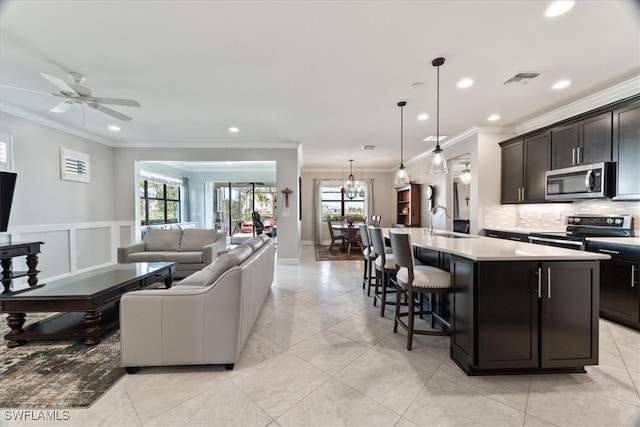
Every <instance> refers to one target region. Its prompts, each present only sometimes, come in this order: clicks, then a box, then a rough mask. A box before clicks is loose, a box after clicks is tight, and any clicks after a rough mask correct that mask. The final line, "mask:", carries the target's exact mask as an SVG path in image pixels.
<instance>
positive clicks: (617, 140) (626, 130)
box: [613, 101, 640, 200]
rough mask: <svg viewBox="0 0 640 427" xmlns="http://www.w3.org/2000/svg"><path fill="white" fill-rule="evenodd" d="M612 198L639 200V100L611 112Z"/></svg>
mask: <svg viewBox="0 0 640 427" xmlns="http://www.w3.org/2000/svg"><path fill="white" fill-rule="evenodd" d="M613 129H614V131H613V159H614V160H615V161H616V195H615V197H614V198H613V199H614V200H640V167H639V166H638V165H640V101H636V102H634V103H632V104H630V105H627V106H625V107H623V108H620V109H618V110H615V111H614V112H613Z"/></svg>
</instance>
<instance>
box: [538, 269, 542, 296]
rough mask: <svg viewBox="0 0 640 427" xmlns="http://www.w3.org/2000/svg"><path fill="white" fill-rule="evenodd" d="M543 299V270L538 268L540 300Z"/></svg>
mask: <svg viewBox="0 0 640 427" xmlns="http://www.w3.org/2000/svg"><path fill="white" fill-rule="evenodd" d="M540 298H542V268H541V267H538V299H540Z"/></svg>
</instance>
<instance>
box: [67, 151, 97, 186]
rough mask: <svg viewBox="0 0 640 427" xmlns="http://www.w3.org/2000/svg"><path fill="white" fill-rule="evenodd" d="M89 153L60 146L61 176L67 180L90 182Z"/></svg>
mask: <svg viewBox="0 0 640 427" xmlns="http://www.w3.org/2000/svg"><path fill="white" fill-rule="evenodd" d="M89 172H90V169H89V155H88V154H85V153H78V152H77V151H73V150H69V149H67V148H60V177H61V178H62V179H63V180H65V181H79V182H90V173H89Z"/></svg>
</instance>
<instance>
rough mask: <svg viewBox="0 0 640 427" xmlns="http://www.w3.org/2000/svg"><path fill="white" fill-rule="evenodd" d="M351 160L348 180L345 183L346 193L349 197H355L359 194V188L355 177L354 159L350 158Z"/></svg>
mask: <svg viewBox="0 0 640 427" xmlns="http://www.w3.org/2000/svg"><path fill="white" fill-rule="evenodd" d="M349 162H351V166H350V169H349V178H347V182H345V183H344V194H345V195H346V196H347V197H348V198H349V199H353V198H354V197H356V196H357V195H358V188H357V186H356V180H355V178H354V177H353V160H349Z"/></svg>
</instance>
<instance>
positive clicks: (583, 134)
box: [551, 111, 612, 169]
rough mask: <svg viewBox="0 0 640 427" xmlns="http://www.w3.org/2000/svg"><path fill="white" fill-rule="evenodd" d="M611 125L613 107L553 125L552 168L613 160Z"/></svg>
mask: <svg viewBox="0 0 640 427" xmlns="http://www.w3.org/2000/svg"><path fill="white" fill-rule="evenodd" d="M611 129H612V115H611V111H608V112H606V113H603V114H599V115H597V116H593V117H589V118H586V119H583V120H580V121H578V122H574V123H571V124H568V125H565V126H560V127H557V128H554V129H552V130H551V169H561V168H566V167H571V166H577V165H583V164H585V165H586V164H591V163H599V162H610V161H611V141H612V133H611Z"/></svg>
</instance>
